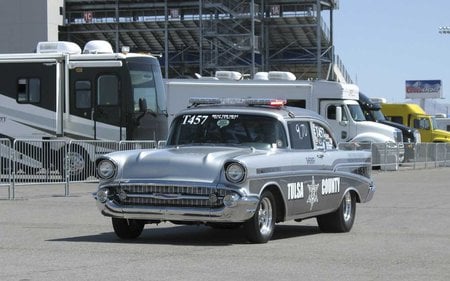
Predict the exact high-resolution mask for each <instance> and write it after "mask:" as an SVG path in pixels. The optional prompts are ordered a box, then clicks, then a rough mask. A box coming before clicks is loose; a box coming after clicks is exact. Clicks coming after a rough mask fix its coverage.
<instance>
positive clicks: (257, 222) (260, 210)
mask: <svg viewBox="0 0 450 281" xmlns="http://www.w3.org/2000/svg"><path fill="white" fill-rule="evenodd" d="M275 220H276V201H275V197H274V196H273V194H272V193H271V192H270V191H265V192H263V194H262V195H261V199H260V201H259V204H258V207H257V209H256V212H255V215H254V216H253V217H252V218H251V219H250V220H248V221H247V222H246V223H245V224H244V229H245V232H246V236H247V239H248V240H249V241H250V242H254V243H266V242H267V241H269V240H270V238H271V237H272V234H273V231H274V229H275Z"/></svg>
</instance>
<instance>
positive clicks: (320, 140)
mask: <svg viewBox="0 0 450 281" xmlns="http://www.w3.org/2000/svg"><path fill="white" fill-rule="evenodd" d="M311 132H312V139H313V142H314V148H315V149H325V150H328V149H336V144H335V142H334V140H333V137H332V135H331V133H330V131H329V130H328V129H327V128H325V127H324V126H322V125H321V124H319V123H315V122H314V123H312V125H311Z"/></svg>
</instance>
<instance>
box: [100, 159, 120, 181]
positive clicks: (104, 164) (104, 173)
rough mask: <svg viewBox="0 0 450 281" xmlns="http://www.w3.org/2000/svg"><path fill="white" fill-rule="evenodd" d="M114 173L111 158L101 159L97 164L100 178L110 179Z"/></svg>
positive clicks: (114, 167) (114, 168) (114, 169)
mask: <svg viewBox="0 0 450 281" xmlns="http://www.w3.org/2000/svg"><path fill="white" fill-rule="evenodd" d="M115 173H116V165H114V163H113V162H112V161H111V160H107V159H104V160H101V161H100V162H99V163H98V164H97V174H98V176H99V177H100V178H102V179H110V178H112V177H113V176H114V174H115Z"/></svg>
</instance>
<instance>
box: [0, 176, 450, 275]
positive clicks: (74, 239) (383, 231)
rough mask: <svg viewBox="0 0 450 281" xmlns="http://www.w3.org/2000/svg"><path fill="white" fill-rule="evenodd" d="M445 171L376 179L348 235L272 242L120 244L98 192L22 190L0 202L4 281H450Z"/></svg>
mask: <svg viewBox="0 0 450 281" xmlns="http://www.w3.org/2000/svg"><path fill="white" fill-rule="evenodd" d="M449 173H450V168H436V169H423V170H406V171H399V172H377V171H375V172H374V181H375V183H376V186H377V191H376V193H375V196H374V198H373V200H372V201H371V202H369V203H367V204H362V205H360V204H358V205H357V214H356V221H355V224H354V226H353V229H352V230H351V232H349V233H340V234H330V233H321V232H320V231H319V229H318V227H317V224H316V221H315V219H311V220H305V221H303V222H300V223H298V222H288V223H282V224H279V225H277V227H276V229H275V234H274V236H273V238H272V240H271V241H270V242H269V243H267V244H249V243H247V241H246V239H245V238H244V235H243V232H242V230H239V229H238V230H217V229H211V228H208V227H204V226H182V225H173V224H170V223H162V224H159V225H147V226H146V228H145V230H144V233H143V234H142V236H141V237H140V238H139V239H137V240H134V241H131V242H124V241H121V240H119V239H118V238H117V237H116V236H115V234H114V232H113V230H112V226H111V222H110V219H108V218H106V217H103V216H102V215H100V214H99V212H98V211H97V209H96V206H95V201H94V199H93V198H92V196H91V193H92V192H93V191H95V189H96V186H95V184H71V188H70V196H69V197H64V196H63V195H64V188H63V187H61V186H51V185H50V186H37V185H29V186H18V187H17V188H16V200H5V199H3V200H0V280H17V281H19V280H22V281H24V280H33V281H34V280H410V281H411V280H450V216H449V214H450V184H449V180H450V177H449ZM5 192H7V190H6V188H5V187H0V198H2V197H3V198H4V197H7V195H5Z"/></svg>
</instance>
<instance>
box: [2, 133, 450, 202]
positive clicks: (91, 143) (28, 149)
mask: <svg viewBox="0 0 450 281" xmlns="http://www.w3.org/2000/svg"><path fill="white" fill-rule="evenodd" d="M164 146H165V142H164V141H160V142H155V141H120V142H115V141H99V140H70V141H64V140H29V139H16V140H14V141H13V142H11V141H10V140H9V139H0V158H1V161H0V191H3V192H0V199H1V198H5V199H15V198H16V194H15V191H16V187H17V186H21V185H43V184H45V185H49V184H57V185H62V186H63V187H64V190H63V191H64V196H69V194H70V190H69V185H70V183H73V182H96V181H97V177H96V169H95V159H97V157H99V156H101V155H104V154H106V153H110V152H113V151H118V150H130V149H159V148H162V147H164ZM339 148H340V149H343V150H367V151H372V167H373V168H374V169H380V170H383V171H397V170H399V169H424V168H436V167H447V166H450V143H419V144H415V145H411V144H408V146H406V145H405V147H403V146H397V145H393V144H384V143H376V144H373V143H340V144H339Z"/></svg>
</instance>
